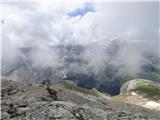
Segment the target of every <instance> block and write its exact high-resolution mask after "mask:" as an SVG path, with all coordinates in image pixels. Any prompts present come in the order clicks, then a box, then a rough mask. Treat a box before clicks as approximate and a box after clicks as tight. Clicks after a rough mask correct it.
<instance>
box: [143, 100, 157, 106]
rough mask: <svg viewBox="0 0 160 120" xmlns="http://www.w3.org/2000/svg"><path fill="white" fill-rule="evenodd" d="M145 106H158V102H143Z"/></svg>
mask: <svg viewBox="0 0 160 120" xmlns="http://www.w3.org/2000/svg"><path fill="white" fill-rule="evenodd" d="M145 106H148V107H160V103H157V102H154V101H149V102H147V103H146V104H145Z"/></svg>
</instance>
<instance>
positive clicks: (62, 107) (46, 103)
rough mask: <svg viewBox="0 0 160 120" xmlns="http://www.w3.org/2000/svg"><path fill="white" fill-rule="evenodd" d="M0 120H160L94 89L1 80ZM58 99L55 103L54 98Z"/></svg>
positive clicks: (156, 113)
mask: <svg viewBox="0 0 160 120" xmlns="http://www.w3.org/2000/svg"><path fill="white" fill-rule="evenodd" d="M1 82H2V94H1V97H2V103H1V106H2V120H129V119H131V120H159V119H160V111H156V110H149V109H146V108H143V107H139V106H135V105H131V104H126V103H122V102H118V101H113V100H112V99H111V98H110V96H108V95H104V94H102V93H100V92H99V91H97V90H96V89H92V90H88V89H84V88H81V87H78V86H77V85H76V84H74V83H73V82H69V81H57V82H55V83H54V84H53V85H50V86H49V87H50V89H52V90H55V91H57V93H56V94H51V93H49V92H48V90H47V86H45V85H37V84H34V85H33V84H28V85H26V84H25V85H24V84H22V83H18V82H14V81H11V80H6V79H2V80H1ZM55 95H56V96H57V99H56V100H55V97H54V96H55Z"/></svg>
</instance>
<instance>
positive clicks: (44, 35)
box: [1, 2, 159, 46]
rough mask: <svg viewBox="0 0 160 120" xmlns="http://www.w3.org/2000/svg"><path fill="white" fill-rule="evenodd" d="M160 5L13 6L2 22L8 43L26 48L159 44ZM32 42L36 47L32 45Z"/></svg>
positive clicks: (131, 3)
mask: <svg viewBox="0 0 160 120" xmlns="http://www.w3.org/2000/svg"><path fill="white" fill-rule="evenodd" d="M158 7H159V6H158V2H119V3H118V2H114V3H111V2H109V3H108V2H103V3H65V4H64V3H59V4H58V3H47V2H46V3H44V2H42V3H40V2H39V3H22V2H21V3H20V2H17V3H10V4H6V5H5V7H4V9H5V11H4V12H5V17H4V18H3V20H2V21H1V24H3V26H4V29H5V32H6V33H7V36H6V37H7V40H8V41H9V42H11V44H15V45H16V46H23V45H26V44H35V45H37V44H38V45H39V44H42V43H44V44H57V43H72V44H74V43H76V44H77V43H79V44H87V43H89V42H94V41H101V40H104V39H105V40H108V39H115V38H119V39H123V40H130V41H131V40H135V41H136V40H157V39H158V32H159V25H158V24H159V13H158V12H159V10H158V9H159V8H158ZM31 41H32V43H31Z"/></svg>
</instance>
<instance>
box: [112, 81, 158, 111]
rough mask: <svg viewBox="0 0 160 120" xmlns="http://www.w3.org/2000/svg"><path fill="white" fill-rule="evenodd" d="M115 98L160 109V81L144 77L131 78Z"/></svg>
mask: <svg viewBox="0 0 160 120" xmlns="http://www.w3.org/2000/svg"><path fill="white" fill-rule="evenodd" d="M113 100H117V101H121V102H126V103H132V104H136V105H140V106H143V107H147V108H151V109H156V110H160V83H157V82H154V81H150V80H144V79H134V80H130V81H128V82H126V83H125V84H124V85H123V86H122V87H121V93H120V95H117V96H115V97H113Z"/></svg>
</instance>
